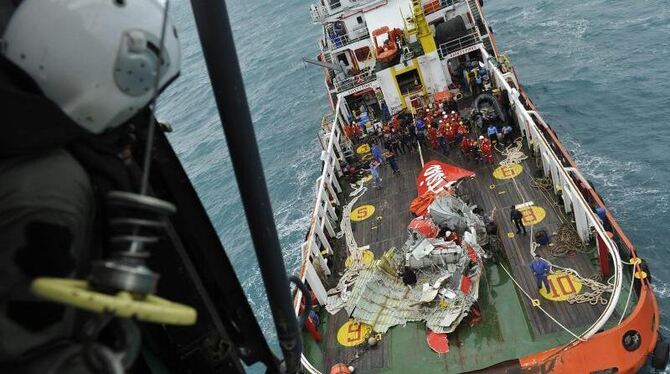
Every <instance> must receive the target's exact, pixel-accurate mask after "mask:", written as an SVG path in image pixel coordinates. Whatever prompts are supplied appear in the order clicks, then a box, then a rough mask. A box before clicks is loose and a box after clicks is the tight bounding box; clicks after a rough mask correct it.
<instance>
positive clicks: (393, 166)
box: [386, 151, 400, 174]
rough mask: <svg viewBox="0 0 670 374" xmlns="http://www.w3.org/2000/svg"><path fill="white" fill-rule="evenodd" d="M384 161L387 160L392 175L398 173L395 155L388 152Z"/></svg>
mask: <svg viewBox="0 0 670 374" xmlns="http://www.w3.org/2000/svg"><path fill="white" fill-rule="evenodd" d="M386 160H388V162H389V165H391V170H393V174H395V173H399V172H400V168H398V160H396V158H395V153H394V152H393V151H389V152H388V153H387V154H386Z"/></svg>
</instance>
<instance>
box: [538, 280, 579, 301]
mask: <svg viewBox="0 0 670 374" xmlns="http://www.w3.org/2000/svg"><path fill="white" fill-rule="evenodd" d="M547 279H548V280H549V284H550V285H551V291H550V292H547V291H546V290H545V289H544V288H542V290H541V291H540V294H541V295H542V296H543V297H544V298H545V299H548V300H553V301H565V300H567V299H568V298H570V296H572V295H576V294H578V293H579V291H581V290H582V282H581V281H580V280H579V278H577V277H575V276H574V275H572V274H568V273H553V274H549V276H548V277H547Z"/></svg>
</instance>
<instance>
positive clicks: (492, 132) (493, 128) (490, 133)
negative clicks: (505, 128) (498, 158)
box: [486, 124, 498, 143]
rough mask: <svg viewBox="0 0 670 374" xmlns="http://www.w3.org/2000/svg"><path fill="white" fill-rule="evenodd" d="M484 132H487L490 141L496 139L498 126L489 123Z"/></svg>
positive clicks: (495, 140)
mask: <svg viewBox="0 0 670 374" xmlns="http://www.w3.org/2000/svg"><path fill="white" fill-rule="evenodd" d="M486 133H487V134H488V136H489V139H490V140H491V143H495V142H497V141H498V128H497V127H496V126H495V125H494V124H491V125H489V128H488V129H486Z"/></svg>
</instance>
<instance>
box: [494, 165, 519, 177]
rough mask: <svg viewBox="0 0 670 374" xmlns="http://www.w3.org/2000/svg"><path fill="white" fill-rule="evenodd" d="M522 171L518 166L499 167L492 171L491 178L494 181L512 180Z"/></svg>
mask: <svg viewBox="0 0 670 374" xmlns="http://www.w3.org/2000/svg"><path fill="white" fill-rule="evenodd" d="M522 171H523V166H521V165H519V164H511V165H505V166H499V167H497V168H496V169H495V170H493V177H494V178H495V179H512V178H514V177H516V176H517V175H519V174H521V172H522Z"/></svg>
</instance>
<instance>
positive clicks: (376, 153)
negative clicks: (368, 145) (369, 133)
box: [372, 143, 384, 164]
mask: <svg viewBox="0 0 670 374" xmlns="http://www.w3.org/2000/svg"><path fill="white" fill-rule="evenodd" d="M372 157H373V158H374V159H375V160H377V161H379V163H380V164H381V163H382V162H384V156H382V150H381V148H379V145H377V144H376V143H375V144H373V145H372Z"/></svg>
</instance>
